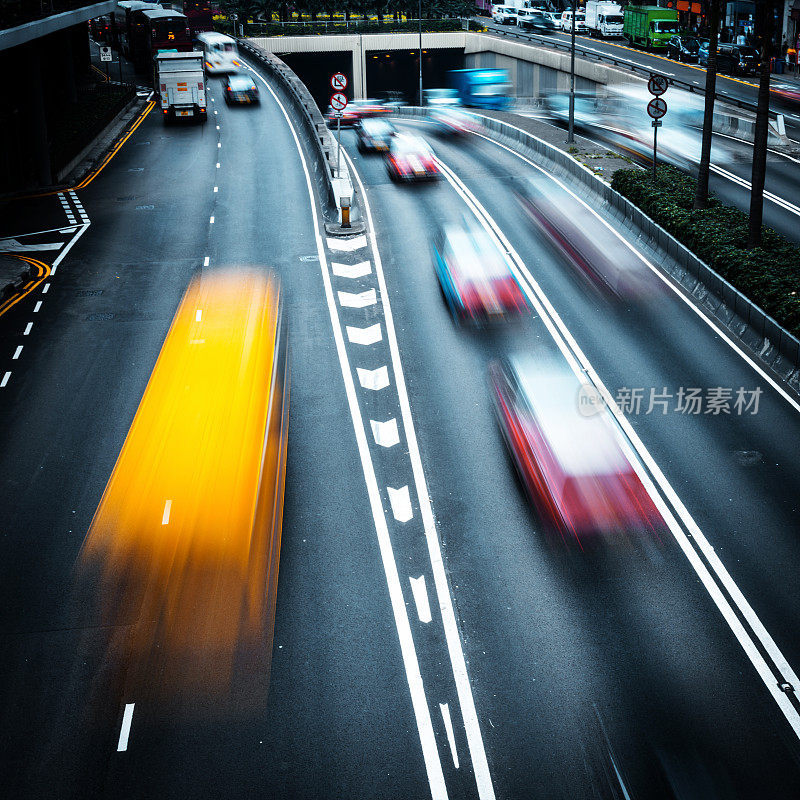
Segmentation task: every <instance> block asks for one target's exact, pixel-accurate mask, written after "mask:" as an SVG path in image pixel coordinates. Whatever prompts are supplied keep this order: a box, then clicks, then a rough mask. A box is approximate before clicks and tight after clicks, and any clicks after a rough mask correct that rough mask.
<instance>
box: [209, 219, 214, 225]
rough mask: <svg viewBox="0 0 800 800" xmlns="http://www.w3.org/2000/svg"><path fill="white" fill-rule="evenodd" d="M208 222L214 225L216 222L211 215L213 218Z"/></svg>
mask: <svg viewBox="0 0 800 800" xmlns="http://www.w3.org/2000/svg"><path fill="white" fill-rule="evenodd" d="M208 222H209V225H213V224H214V217H211V219H210V220H209V221H208Z"/></svg>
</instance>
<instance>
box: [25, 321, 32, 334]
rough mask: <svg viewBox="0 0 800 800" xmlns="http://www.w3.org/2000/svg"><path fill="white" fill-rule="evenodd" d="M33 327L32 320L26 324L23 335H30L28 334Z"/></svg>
mask: <svg viewBox="0 0 800 800" xmlns="http://www.w3.org/2000/svg"><path fill="white" fill-rule="evenodd" d="M32 327H33V323H32V322H29V323H28V324H27V325H26V326H25V330H24V331H23V332H22V335H23V336H27V335H28V334H29V333H30V332H31V328H32Z"/></svg>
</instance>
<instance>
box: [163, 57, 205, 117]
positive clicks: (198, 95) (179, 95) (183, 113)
mask: <svg viewBox="0 0 800 800" xmlns="http://www.w3.org/2000/svg"><path fill="white" fill-rule="evenodd" d="M155 64H156V66H155V72H156V75H155V86H156V92H157V93H158V96H159V99H160V101H161V111H162V116H163V117H164V122H170V121H172V120H173V119H178V118H189V119H197V120H200V122H205V121H206V117H207V111H206V76H205V73H204V72H203V54H202V53H199V52H197V51H193V52H190V53H173V52H165V51H162V52H160V53H159V54H158V55H157V56H156V57H155Z"/></svg>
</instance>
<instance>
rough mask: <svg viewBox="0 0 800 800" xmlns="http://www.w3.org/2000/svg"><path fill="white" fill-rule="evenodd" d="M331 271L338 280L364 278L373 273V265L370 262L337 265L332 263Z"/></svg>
mask: <svg viewBox="0 0 800 800" xmlns="http://www.w3.org/2000/svg"><path fill="white" fill-rule="evenodd" d="M331 269H332V270H333V274H334V275H335V276H336V277H337V278H363V277H364V276H365V275H369V274H370V272H372V264H371V263H370V262H369V261H361V262H359V263H358V264H337V263H336V262H335V261H331Z"/></svg>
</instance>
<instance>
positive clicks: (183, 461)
mask: <svg viewBox="0 0 800 800" xmlns="http://www.w3.org/2000/svg"><path fill="white" fill-rule="evenodd" d="M288 399H289V398H288V379H287V345H286V331H285V328H284V325H283V320H282V311H281V298H280V291H279V286H278V283H277V280H276V279H275V278H272V277H269V276H268V275H265V274H261V273H257V272H254V271H225V272H214V273H207V274H204V275H203V276H202V277H200V278H197V279H195V280H194V281H193V282H192V283H191V285H190V286H189V288H188V289H187V291H186V294H185V296H184V298H183V300H182V301H181V304H180V307H179V308H178V311H177V313H176V315H175V319H174V320H173V323H172V326H171V328H170V331H169V333H168V335H167V338H166V341H165V342H164V345H163V347H162V350H161V354H160V355H159V358H158V361H157V363H156V366H155V369H154V370H153V373H152V375H151V377H150V381H149V383H148V385H147V388H146V390H145V393H144V396H143V397H142V401H141V403H140V405H139V409H138V411H137V412H136V416H135V418H134V421H133V424H132V425H131V428H130V431H129V432H128V436H127V438H126V440H125V444H124V445H123V448H122V451H121V453H120V455H119V458H118V460H117V463H116V465H115V467H114V471H113V473H112V475H111V478H110V480H109V482H108V485H107V487H106V490H105V492H104V494H103V498H102V500H101V502H100V505H99V507H98V509H97V511H96V513H95V516H94V519H93V521H92V525H91V528H90V530H89V534H88V536H87V540H86V543H85V545H84V552H83V556H84V563H85V564H87V565H93V566H95V567H96V568H97V569H98V570H99V573H100V579H101V586H102V587H103V596H102V602H103V604H104V610H105V611H107V612H108V616H110V617H112V618H113V619H111V620H109V621H110V622H113V623H116V624H119V623H124V624H127V625H130V626H131V628H130V634H129V636H128V637H127V645H126V647H125V650H126V654H127V656H128V657H129V658H130V657H135V658H137V659H139V660H141V659H146V668H147V672H148V673H149V674H150V676H151V679H152V678H153V668H154V667H156V668H157V674H159V675H160V676H161V677H160V678H159V679H163V680H164V681H166V682H167V683H170V682H171V683H172V684H173V685H172V686H167V687H163V688H168V689H179V688H194V689H196V688H198V686H203V687H205V688H209V689H214V688H224V686H225V684H226V683H227V682H228V681H229V680H230V678H231V672H232V670H233V668H234V664H235V662H238V663H239V665H241V662H242V658H244V660H245V661H251V662H252V660H253V659H256V660H257V661H258V662H260V663H261V665H262V666H263V665H264V664H266V668H267V670H268V666H269V658H270V653H271V647H272V629H273V625H274V614H275V595H276V590H277V580H278V564H279V558H280V542H281V521H282V514H283V493H284V479H285V471H286V440H287V424H288V407H289V402H288ZM243 653H244V654H245V655H244V656H243ZM142 666H145V664H144V663H143V664H142Z"/></svg>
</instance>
